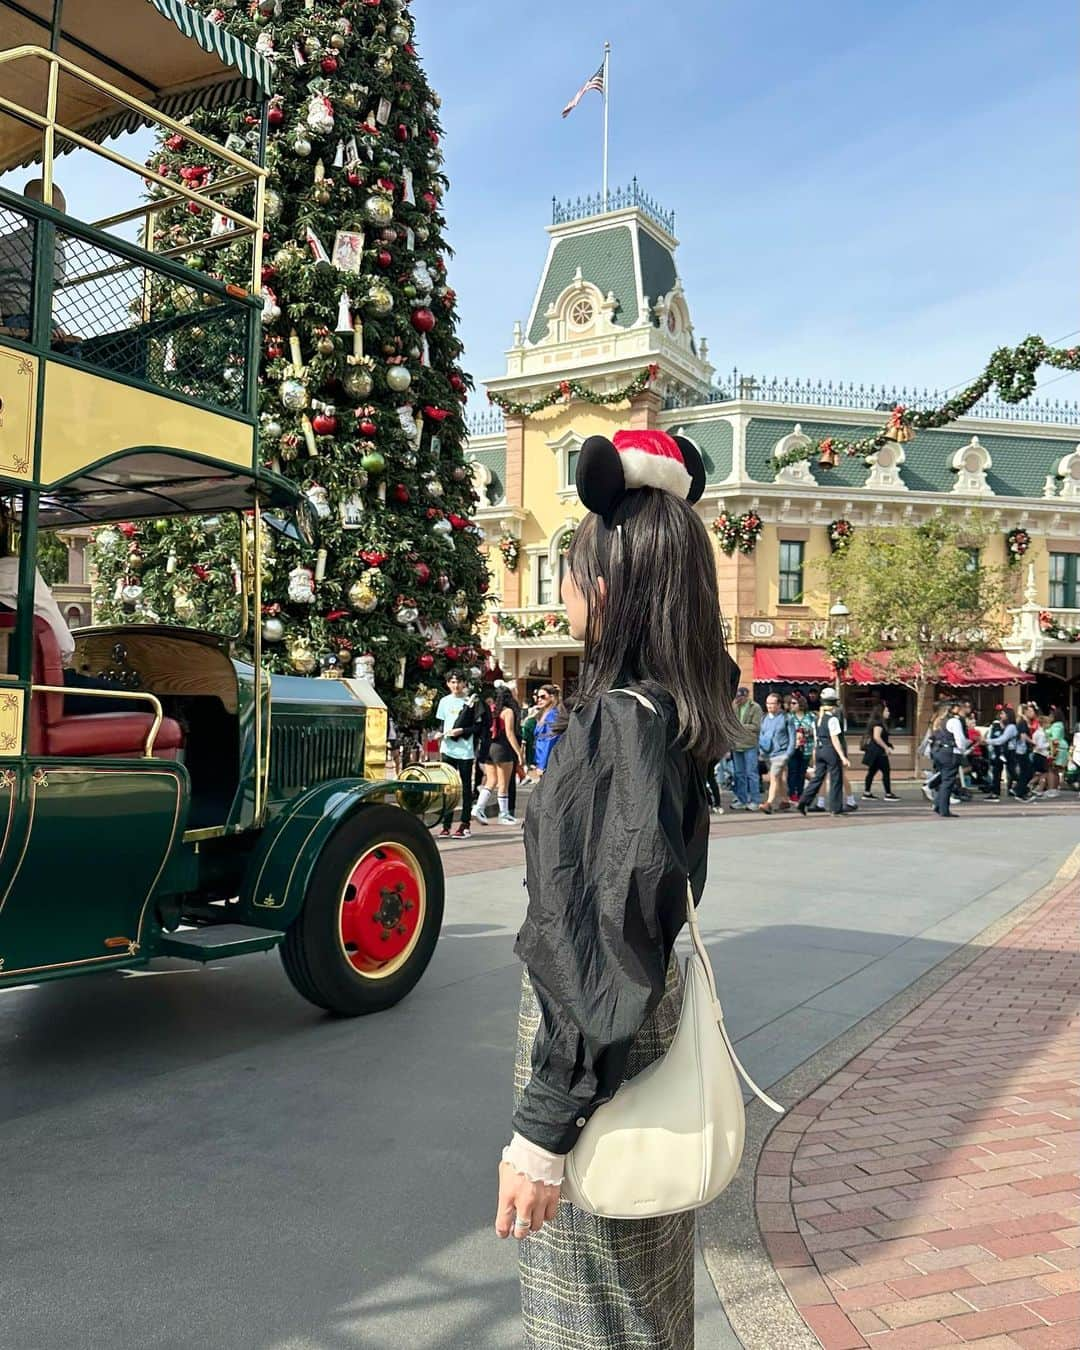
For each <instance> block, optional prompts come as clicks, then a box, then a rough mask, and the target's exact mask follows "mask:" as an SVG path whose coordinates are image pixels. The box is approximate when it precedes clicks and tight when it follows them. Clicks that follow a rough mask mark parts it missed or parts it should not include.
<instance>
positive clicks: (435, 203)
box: [421, 192, 439, 212]
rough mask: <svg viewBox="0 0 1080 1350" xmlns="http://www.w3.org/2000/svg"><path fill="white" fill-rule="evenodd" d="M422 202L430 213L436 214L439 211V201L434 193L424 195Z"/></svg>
mask: <svg viewBox="0 0 1080 1350" xmlns="http://www.w3.org/2000/svg"><path fill="white" fill-rule="evenodd" d="M421 200H422V201H423V203H424V205H425V206H426V207H427V209H428V210H429V211H432V212H434V211H437V210H438V209H439V199H438V197H436V196H435V194H434V192H425V193H423V194H422V196H421Z"/></svg>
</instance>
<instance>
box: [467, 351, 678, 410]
mask: <svg viewBox="0 0 1080 1350" xmlns="http://www.w3.org/2000/svg"><path fill="white" fill-rule="evenodd" d="M659 370H660V367H659V366H658V365H656V364H655V362H654V363H653V364H652V365H649V366H646V368H645V369H644V370H643V371H641V372H640V374H638V375H635V376H634V378H633V379H632V380H631V381H630V383H629V384H628V385H625V386H624V387H623V388H622V389H615V390H613V391H612V392H611V393H610V394H598V393H596V392H595V390H592V389H590V388H589V387H588V385H584V384H582V383H581V381H580V380H560V381H559V383H558V384H557V385H556V386H555V387H554V389H551V390H550V391H549V392H548V393H546V394H542V395H541V396H540V398H536V399H533V401H532V402H531V403H517V402H515V401H514V399H512V398H506V397H505V396H504V395H502V394H493V393H492V392H491V390H488V402H489V403H494V404H495V406H496V407H497V408H501V409H502V410H503V412H504V413H509V414H510V416H511V417H530V416H531V415H532V414H533V413H538V412H542V411H543V410H544V408H553V407H554V406H555V404H556V403H569V402H570V401H571V400H572V399H575V398H576V399H577V400H578V401H579V402H581V403H592V404H594V405H596V406H597V407H606V406H608V405H610V404H612V403H623V402H625V401H626V400H627V399H631V398H635V397H636V396H637V395H638V394H642V393H644V392H645V390H646V389H648V387H649V385H650V384H652V382H653V380H655V379H656V376H657V374H658V373H659Z"/></svg>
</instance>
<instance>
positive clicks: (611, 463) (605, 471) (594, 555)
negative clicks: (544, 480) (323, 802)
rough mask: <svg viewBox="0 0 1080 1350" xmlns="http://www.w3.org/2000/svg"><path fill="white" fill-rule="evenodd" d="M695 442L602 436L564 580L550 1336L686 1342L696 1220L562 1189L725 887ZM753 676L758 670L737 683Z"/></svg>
mask: <svg viewBox="0 0 1080 1350" xmlns="http://www.w3.org/2000/svg"><path fill="white" fill-rule="evenodd" d="M704 482H705V473H704V468H703V466H702V462H701V458H700V455H699V454H698V452H697V450H696V447H695V446H694V445H693V443H692V442H689V441H686V440H684V439H683V438H681V437H670V436H667V435H666V434H665V433H663V432H655V431H646V432H621V433H619V434H618V435H616V437H615V439H614V443H613V442H610V441H607V440H606V439H604V438H603V437H591V438H590V439H589V440H587V441H586V442H585V444H584V445H583V447H582V450H581V455H580V458H579V462H578V470H577V486H578V494H579V496H580V497H581V500H582V502H583V503H584V504H585V506H586V507H587V508H588V509H589V510H590V512H591V513H592V514H590V515H588V516H587V517H586V518H585V520H584V521H583V523H582V524H581V526H580V527H579V528H578V530H577V532H576V533H575V535H574V541H573V544H572V545H571V549H570V553H569V556H568V559H567V568H566V573H565V577H564V580H563V591H562V593H563V600H564V602H565V604H566V611H567V617H568V619H569V622H570V631H571V634H572V635H573V636H575V637H577V638H579V639H581V640H583V641H584V644H585V651H584V659H583V662H582V673H581V681H580V684H579V685H578V688H577V691H576V693H575V695H574V696H573V697H572V699H571V700H570V701H569V704H568V705H567V709H566V712H565V714H564V718H563V723H562V726H563V733H562V736H561V738H560V740H559V742H558V744H557V745H556V746H555V748H554V750H553V751H552V754H551V758H550V760H549V762H548V768H547V772H546V773H545V774H544V777H543V778H542V779H541V780H540V783H539V784H538V785H537V787H536V788H535V789H534V791H533V796H532V800H531V802H530V803H529V809H528V812H527V814H526V820H525V849H526V870H527V882H528V889H529V907H528V915H527V917H526V920H525V924H524V926H523V928H522V929H521V932H520V934H519V936H518V944H517V953H518V955H519V956H520V957H521V959H522V961H523V962H524V964H525V972H524V979H523V984H522V1001H521V1016H520V1021H519V1034H518V1057H517V1072H516V1075H515V1089H516V1091H515V1099H516V1110H515V1113H514V1120H513V1126H514V1135H513V1139H512V1141H511V1143H510V1145H509V1147H508V1148H507V1149H506V1150H505V1151H504V1154H503V1163H502V1165H501V1167H500V1169H499V1201H498V1211H497V1215H496V1231H497V1232H498V1234H499V1235H500V1236H501V1237H508V1236H510V1235H511V1234H513V1235H514V1237H516V1238H518V1239H527V1241H522V1243H521V1247H520V1258H521V1259H520V1265H521V1292H522V1311H523V1317H524V1329H525V1344H526V1346H528V1347H530V1350H581V1347H583V1346H596V1347H601V1346H602V1347H605V1350H622V1347H627V1348H629V1347H631V1346H633V1347H642V1346H649V1347H655V1348H656V1350H686V1347H689V1346H691V1345H692V1344H693V1340H694V1216H693V1213H692V1212H687V1213H682V1214H675V1215H668V1216H664V1217H660V1218H649V1219H642V1220H619V1219H605V1218H601V1217H598V1216H596V1215H594V1214H591V1213H588V1212H586V1211H584V1210H582V1209H578V1208H576V1207H575V1206H573V1205H571V1204H570V1203H569V1202H568V1201H565V1200H564V1201H562V1202H560V1198H559V1187H560V1184H561V1181H562V1175H563V1162H564V1158H565V1155H566V1154H567V1153H568V1152H570V1150H571V1149H572V1148H573V1147H574V1144H575V1142H576V1140H577V1137H578V1135H579V1133H580V1131H581V1129H582V1128H583V1127H584V1125H585V1124H586V1121H587V1119H588V1117H589V1116H590V1115H591V1114H592V1112H593V1111H594V1110H595V1109H596V1107H597V1106H599V1105H600V1104H601V1103H602V1102H603V1101H605V1100H607V1099H608V1098H610V1097H611V1096H612V1095H613V1094H614V1093H615V1092H616V1091H617V1089H618V1087H619V1085H620V1084H621V1083H622V1082H623V1081H624V1080H625V1079H627V1078H630V1077H632V1076H634V1075H635V1074H637V1073H638V1072H640V1070H642V1069H643V1068H645V1067H646V1065H648V1064H650V1063H652V1062H653V1061H654V1060H656V1059H657V1058H659V1057H660V1056H661V1055H663V1054H664V1053H665V1051H666V1050H667V1048H668V1046H669V1044H670V1043H671V1039H672V1037H673V1036H674V1033H675V1029H676V1026H677V1024H678V1017H679V1010H680V1007H681V1000H682V989H681V972H680V969H679V965H678V962H676V961H674V960H673V959H672V949H673V946H674V942H675V938H676V935H677V934H678V932H679V930H680V929H681V927H682V926H683V923H684V921H685V918H686V906H687V881H688V879H689V881H690V883H691V887H692V891H693V896H694V900H695V902H696V901H697V900H698V899H699V898H700V896H701V892H702V889H703V887H704V882H705V870H706V862H707V846H708V835H709V812H708V805H707V800H706V794H705V786H704V773H705V771H706V769H707V767H708V766H710V765H711V764H714V763H715V762H716V761H717V760H718V759H720V758H721V757H722V755H723V753H724V751H725V749H726V748H727V746H728V745H730V743H731V738H732V736H733V735H734V733H735V731H736V729H737V723H736V721H735V718H734V715H733V712H732V701H731V700H732V692H733V689H732V681H731V678H730V673H731V669H732V667H731V664H730V662H729V661H728V659H727V657H726V653H725V650H724V639H723V631H722V627H721V619H720V606H719V600H718V596H717V588H716V564H715V558H714V554H713V550H712V545H711V544H710V542H709V538H708V535H707V533H706V530H705V527H704V526H703V524H702V522H701V520H700V519H699V517H698V516H697V515H696V514H695V512H694V510H693V508H692V506H691V505H690V502H692V501H696V500H697V498H698V497H699V496H700V494H701V490H702V488H703V487H704ZM735 682H736V683H737V679H736V681H735Z"/></svg>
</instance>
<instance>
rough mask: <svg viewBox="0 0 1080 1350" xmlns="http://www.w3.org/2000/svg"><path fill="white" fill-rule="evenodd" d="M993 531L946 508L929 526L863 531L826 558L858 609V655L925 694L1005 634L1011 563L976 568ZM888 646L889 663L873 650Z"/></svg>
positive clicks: (829, 571) (851, 644)
mask: <svg viewBox="0 0 1080 1350" xmlns="http://www.w3.org/2000/svg"><path fill="white" fill-rule="evenodd" d="M988 533H989V532H988V530H987V529H986V528H985V527H984V526H983V525H982V524H980V523H978V522H976V523H974V524H973V523H971V522H966V521H965V522H963V523H960V522H958V521H956V520H954V519H952V518H950V517H948V516H947V515H945V513H944V512H938V513H937V514H936V515H935V516H933V517H932V518H931V519H930V520H929V521H927V522H926V523H925V524H922V525H915V526H898V527H895V528H884V529H874V530H857V531H855V532H854V533H853V535H852V538H851V542H850V543H849V544H848V546H847V547H846V548H844V549H842V550H841V551H839V552H837V553H833V554H832V556H831V557H830V558H828V559H826V560H824V561H823V563H822V564H821V566H822V567H823V569H824V571H825V574H826V576H827V578H828V583H829V588H830V590H831V592H832V593H833V594H835V595H838V596H841V597H842V598H843V601H844V604H845V605H846V606H847V607H848V609H849V610H850V612H851V618H850V625H851V631H850V632H849V633H848V634H846V635H845V636H846V643H847V646H848V649H849V653H850V656H851V657H852V658H853V659H855V660H858V661H862V662H865V663H867V664H869V665H870V666H871V668H876V672H877V673H879V674H880V675H881V677H882V678H883V679H884V678H888V679H889V680H890V681H891V682H893V683H897V684H904V685H907V686H908V688H910V689H914V690H915V691H916V693H918V694H919V695H920V696H921V695H922V693H923V692H924V691H925V690H926V689H927V688H929V687H930V686H931V685H933V684H935V683H937V682H938V681H939V680H940V679H941V677H942V671H943V668H944V666H945V664H946V663H948V662H951V663H953V664H955V665H959V666H960V667H961V668H963V667H964V666H965V664H967V663H969V662H970V660H971V658H972V657H973V656H974V655H975V654H976V653H978V652H981V651H985V650H986V649H987V648H991V647H997V646H999V645H1000V643H1001V639H1002V637H1003V636H1004V633H1005V629H1006V626H1007V623H1006V613H1005V606H1006V604H1007V603H1008V600H1009V596H1010V592H1011V587H1010V585H1009V582H1008V578H1007V575H1006V570H1005V569H1004V568H989V567H985V566H980V567H978V568H974V569H973V568H972V566H971V553H970V549H971V547H972V546H973V545H977V544H978V543H979V542H980V541H981V540H983V539H984V538H985V537H986V536H987V534H988ZM885 648H888V650H889V657H888V661H887V662H885V663H882V662H875V661H874V659H873V655H874V653H875V652H880V651H882V650H883V649H885Z"/></svg>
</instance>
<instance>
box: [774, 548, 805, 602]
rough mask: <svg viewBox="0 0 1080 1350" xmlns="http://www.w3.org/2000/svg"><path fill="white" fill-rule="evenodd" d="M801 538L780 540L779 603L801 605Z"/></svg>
mask: <svg viewBox="0 0 1080 1350" xmlns="http://www.w3.org/2000/svg"><path fill="white" fill-rule="evenodd" d="M805 547H806V546H805V545H804V544H803V543H802V541H801V540H789V539H781V541H780V603H781V604H782V605H801V604H802V599H803V552H804V549H805Z"/></svg>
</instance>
